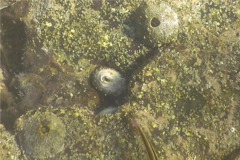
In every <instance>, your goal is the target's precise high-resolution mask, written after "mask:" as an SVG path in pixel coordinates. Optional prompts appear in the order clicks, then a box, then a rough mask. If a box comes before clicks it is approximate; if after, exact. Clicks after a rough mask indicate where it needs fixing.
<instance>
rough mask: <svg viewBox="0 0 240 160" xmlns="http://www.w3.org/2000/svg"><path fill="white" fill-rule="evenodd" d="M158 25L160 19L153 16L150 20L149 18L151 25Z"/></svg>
mask: <svg viewBox="0 0 240 160" xmlns="http://www.w3.org/2000/svg"><path fill="white" fill-rule="evenodd" d="M159 25H160V21H159V19H158V18H156V17H153V18H152V20H151V26H152V27H158V26H159Z"/></svg>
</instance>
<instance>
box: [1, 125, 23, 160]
mask: <svg viewBox="0 0 240 160" xmlns="http://www.w3.org/2000/svg"><path fill="white" fill-rule="evenodd" d="M0 133H1V134H0V157H1V159H6V160H18V159H19V157H20V154H21V152H20V149H19V148H18V145H17V143H16V140H15V137H14V136H13V135H11V134H10V133H9V132H7V131H6V129H5V127H4V126H3V125H2V124H0Z"/></svg>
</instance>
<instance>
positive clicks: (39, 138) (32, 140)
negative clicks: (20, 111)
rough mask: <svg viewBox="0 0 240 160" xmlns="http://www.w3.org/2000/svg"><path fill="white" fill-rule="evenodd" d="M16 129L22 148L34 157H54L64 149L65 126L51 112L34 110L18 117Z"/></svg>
mask: <svg viewBox="0 0 240 160" xmlns="http://www.w3.org/2000/svg"><path fill="white" fill-rule="evenodd" d="M16 131H17V138H18V139H19V143H20V144H21V146H22V149H23V150H24V151H25V153H26V154H27V155H29V156H30V157H32V158H34V159H45V158H49V157H54V156H55V155H56V154H58V153H59V152H61V151H62V150H63V149H64V142H65V136H66V127H65V124H64V123H63V122H62V121H61V120H60V119H59V118H58V117H57V116H56V115H55V114H53V113H50V112H43V113H40V112H35V113H33V114H32V115H31V114H30V113H29V114H28V115H26V116H25V117H20V118H19V119H18V121H17V124H16Z"/></svg>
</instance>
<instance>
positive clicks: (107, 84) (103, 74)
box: [92, 67, 126, 96]
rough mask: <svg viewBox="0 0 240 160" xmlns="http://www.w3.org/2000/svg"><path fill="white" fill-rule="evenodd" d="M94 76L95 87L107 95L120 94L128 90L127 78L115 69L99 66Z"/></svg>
mask: <svg viewBox="0 0 240 160" xmlns="http://www.w3.org/2000/svg"><path fill="white" fill-rule="evenodd" d="M92 78H93V85H94V87H95V88H96V89H97V90H99V91H100V92H102V93H104V94H105V95H111V96H119V95H121V94H123V93H124V91H125V90H126V79H125V78H124V77H123V75H122V74H121V73H119V72H118V71H116V70H114V69H111V68H104V67H100V68H97V69H96V70H95V71H94V73H93V77H92Z"/></svg>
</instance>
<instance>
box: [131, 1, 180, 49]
mask: <svg viewBox="0 0 240 160" xmlns="http://www.w3.org/2000/svg"><path fill="white" fill-rule="evenodd" d="M134 18H135V19H136V20H135V24H134V25H135V29H136V36H137V38H138V39H140V40H142V41H143V43H145V44H147V45H150V46H156V45H161V44H163V43H168V42H170V41H173V40H174V39H176V36H177V33H178V29H179V20H178V15H177V14H176V12H175V11H174V10H173V9H172V8H171V7H170V6H168V5H167V4H165V3H163V2H161V3H160V4H154V3H152V2H149V3H148V2H145V3H143V5H142V6H140V7H139V9H138V10H137V11H136V15H135V17H134Z"/></svg>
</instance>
